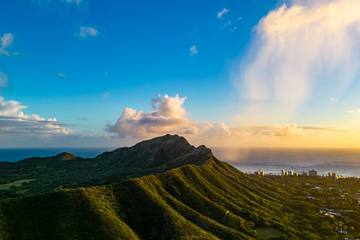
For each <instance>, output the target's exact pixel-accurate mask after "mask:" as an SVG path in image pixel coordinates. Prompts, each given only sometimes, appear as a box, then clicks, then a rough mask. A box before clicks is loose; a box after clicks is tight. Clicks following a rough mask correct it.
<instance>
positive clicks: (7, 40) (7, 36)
mask: <svg viewBox="0 0 360 240" xmlns="http://www.w3.org/2000/svg"><path fill="white" fill-rule="evenodd" d="M13 42H14V35H13V34H12V33H4V34H3V35H2V37H1V39H0V55H5V56H10V55H11V54H10V52H9V51H8V50H7V48H9V47H10V46H11V44H12V43H13Z"/></svg>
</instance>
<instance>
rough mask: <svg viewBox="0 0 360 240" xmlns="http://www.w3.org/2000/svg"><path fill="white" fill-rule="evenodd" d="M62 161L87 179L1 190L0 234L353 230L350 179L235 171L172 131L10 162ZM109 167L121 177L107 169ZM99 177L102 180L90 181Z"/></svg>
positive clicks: (210, 235) (318, 234)
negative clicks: (106, 148) (125, 144)
mask: <svg viewBox="0 0 360 240" xmlns="http://www.w3.org/2000/svg"><path fill="white" fill-rule="evenodd" d="M37 161H38V163H36V162H37ZM72 163H75V164H76V166H79V165H78V164H80V163H81V164H85V166H86V168H87V169H88V170H89V171H91V172H92V173H94V172H97V173H98V174H99V176H96V177H95V176H92V177H88V180H89V179H96V181H95V182H93V183H92V184H88V183H87V184H86V185H83V186H81V185H79V186H77V187H72V188H65V187H63V188H57V189H54V190H52V191H49V190H48V191H46V193H43V194H35V192H33V194H30V195H28V194H24V195H23V196H22V197H16V198H13V197H12V198H9V197H7V199H2V200H1V201H0V240H5V239H6V240H8V239H9V240H12V239H16V240H22V239H29V240H30V239H87V240H88V239H149V240H150V239H154V240H155V239H156V240H157V239H159V240H161V239H345V238H349V239H355V238H358V237H360V205H359V203H358V200H357V198H358V197H360V181H359V179H350V178H349V179H339V180H334V179H330V178H320V177H295V176H294V177H280V176H257V175H250V174H244V173H242V172H240V171H239V170H237V169H236V168H234V167H232V166H231V165H229V164H227V163H224V162H221V161H219V160H218V159H217V158H216V157H215V156H214V155H213V154H212V153H211V150H210V149H208V148H206V147H204V146H200V147H198V148H195V147H193V146H191V145H190V144H188V143H187V141H186V140H185V139H184V138H182V137H179V136H172V135H166V136H163V137H159V138H155V139H152V140H149V141H144V142H141V143H139V144H137V145H135V146H133V147H130V148H120V149H118V150H115V151H113V152H107V153H104V154H101V155H99V156H98V157H96V158H94V159H80V158H76V157H75V156H72V155H70V154H61V155H57V156H55V157H51V158H37V160H36V159H34V158H32V159H27V160H24V161H22V162H20V163H18V165H17V167H19V166H21V167H23V169H26V168H29V167H30V166H31V167H32V168H33V169H36V168H34V166H37V167H40V168H42V167H46V168H47V169H51V168H57V167H59V168H62V169H65V167H66V169H67V170H68V171H76V172H79V171H80V170H78V169H73V170H71V169H72V168H70V167H69V166H72V165H71V164H72ZM68 164H69V165H68ZM7 167H8V166H7ZM92 168H96V169H95V170H94V169H92ZM129 169H131V170H129ZM135 170H138V171H139V172H140V173H139V172H138V173H136V174H135V172H134V171H135ZM22 171H25V170H20V172H22ZM27 171H29V169H28V170H27ZM117 171H120V174H119V175H120V176H126V177H125V178H120V177H119V178H117V177H115V175H116V172H117ZM128 172H131V175H132V176H133V175H134V174H135V175H136V177H129V175H126V174H124V173H128ZM20 174H24V173H20ZM68 174H69V173H68ZM70 175H73V174H70ZM141 175H142V176H141ZM24 176H25V175H24ZM53 176H56V175H53ZM31 177H34V178H35V177H36V176H35V175H32V176H31ZM100 177H103V178H104V179H105V180H103V181H102V182H106V184H105V183H104V184H101V185H99V184H97V181H100V180H99V179H100ZM110 179H115V180H116V181H113V182H109V181H110ZM68 180H70V178H68ZM88 180H87V181H88ZM16 181H19V179H17V180H16ZM36 181H37V180H33V181H31V182H27V183H25V185H26V186H27V187H28V189H31V188H30V187H29V186H28V185H30V186H31V185H32V184H35V183H36ZM0 189H1V185H0ZM15 189H17V191H20V190H21V189H22V190H24V189H26V188H25V187H22V186H19V188H17V187H15ZM359 200H360V198H359Z"/></svg>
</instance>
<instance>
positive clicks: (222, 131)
mask: <svg viewBox="0 0 360 240" xmlns="http://www.w3.org/2000/svg"><path fill="white" fill-rule="evenodd" d="M185 100H186V98H185V97H180V96H179V95H176V96H174V97H170V96H168V95H164V96H158V97H156V98H154V99H152V108H153V111H152V112H149V113H146V112H143V111H138V110H135V109H132V108H129V107H127V108H125V109H124V110H123V112H122V114H121V116H120V118H119V119H118V120H117V122H116V123H115V124H113V125H107V127H106V130H107V131H108V132H110V133H115V134H117V135H118V136H119V137H149V136H156V135H161V134H166V133H173V134H174V133H177V134H183V135H197V136H207V135H212V136H214V135H226V134H228V128H227V126H226V125H225V124H223V123H197V122H194V121H192V120H190V119H189V118H188V116H187V111H186V109H185V108H184V106H183V104H184V102H185Z"/></svg>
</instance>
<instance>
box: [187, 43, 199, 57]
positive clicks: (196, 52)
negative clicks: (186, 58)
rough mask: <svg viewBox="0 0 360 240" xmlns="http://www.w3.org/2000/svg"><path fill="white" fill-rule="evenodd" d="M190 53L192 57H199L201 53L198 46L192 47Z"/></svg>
mask: <svg viewBox="0 0 360 240" xmlns="http://www.w3.org/2000/svg"><path fill="white" fill-rule="evenodd" d="M189 51H190V55H191V56H195V55H198V53H199V51H198V48H197V46H196V45H192V46H191V47H190V49H189Z"/></svg>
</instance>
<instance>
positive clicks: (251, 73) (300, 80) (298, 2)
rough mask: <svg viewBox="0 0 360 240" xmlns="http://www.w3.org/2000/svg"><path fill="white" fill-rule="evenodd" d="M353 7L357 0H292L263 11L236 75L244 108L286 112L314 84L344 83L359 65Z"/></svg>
mask: <svg viewBox="0 0 360 240" xmlns="http://www.w3.org/2000/svg"><path fill="white" fill-rule="evenodd" d="M359 12H360V1H358V0H322V1H307V0H294V1H292V3H291V4H290V5H289V6H287V5H285V4H284V5H282V6H280V7H279V8H277V9H275V10H274V11H271V12H270V13H269V14H268V15H267V16H266V17H264V18H263V19H262V20H261V21H260V23H259V24H258V25H257V27H256V33H255V39H254V42H253V46H252V48H251V50H250V52H249V56H248V57H247V58H246V59H244V61H243V63H242V66H241V70H242V72H243V73H242V74H241V77H240V79H237V80H239V81H240V82H241V83H242V84H241V92H242V96H243V97H245V98H246V99H247V100H248V101H249V104H250V105H249V109H248V110H249V111H253V109H255V110H254V111H257V112H263V111H268V110H267V109H270V108H269V105H267V104H271V109H272V110H271V111H269V114H273V109H276V110H277V111H279V112H280V113H281V114H283V115H286V116H291V115H292V114H293V113H295V112H296V111H297V110H298V108H299V107H301V106H302V105H303V104H304V103H305V102H306V101H309V100H311V99H312V96H315V95H316V93H317V91H318V90H319V89H320V90H321V91H324V88H325V87H326V88H327V91H331V92H335V93H337V92H338V91H342V90H344V89H345V88H346V87H348V86H349V84H350V83H351V82H352V81H353V80H354V79H355V76H356V75H357V74H358V72H359V69H360V45H359V44H358V43H359V41H360V14H359ZM264 103H265V104H264Z"/></svg>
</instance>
